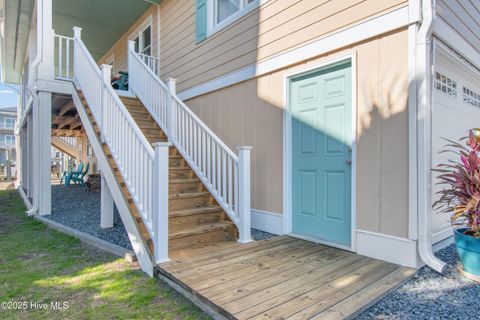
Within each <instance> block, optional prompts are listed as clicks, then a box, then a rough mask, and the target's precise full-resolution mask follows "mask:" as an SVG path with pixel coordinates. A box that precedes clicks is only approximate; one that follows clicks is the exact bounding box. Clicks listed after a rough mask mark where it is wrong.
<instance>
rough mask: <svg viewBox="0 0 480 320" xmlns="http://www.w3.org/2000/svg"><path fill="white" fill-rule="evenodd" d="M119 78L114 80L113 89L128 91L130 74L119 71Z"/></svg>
mask: <svg viewBox="0 0 480 320" xmlns="http://www.w3.org/2000/svg"><path fill="white" fill-rule="evenodd" d="M118 74H119V76H117V77H114V78H113V79H112V80H113V81H112V88H113V89H116V90H122V91H128V72H125V71H119V72H118Z"/></svg>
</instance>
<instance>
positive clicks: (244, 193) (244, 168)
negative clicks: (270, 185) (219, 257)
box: [237, 146, 252, 243]
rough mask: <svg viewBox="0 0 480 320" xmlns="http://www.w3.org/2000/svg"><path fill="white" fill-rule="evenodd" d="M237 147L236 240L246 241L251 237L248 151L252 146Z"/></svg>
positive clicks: (249, 240) (250, 239)
mask: <svg viewBox="0 0 480 320" xmlns="http://www.w3.org/2000/svg"><path fill="white" fill-rule="evenodd" d="M237 149H238V177H239V192H238V198H239V199H238V218H239V220H240V227H239V229H240V230H239V233H240V237H239V239H238V242H240V243H247V242H251V241H252V237H251V230H250V228H251V221H250V220H251V208H250V152H251V150H252V147H249V146H241V147H237Z"/></svg>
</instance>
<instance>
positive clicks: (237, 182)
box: [128, 42, 251, 242]
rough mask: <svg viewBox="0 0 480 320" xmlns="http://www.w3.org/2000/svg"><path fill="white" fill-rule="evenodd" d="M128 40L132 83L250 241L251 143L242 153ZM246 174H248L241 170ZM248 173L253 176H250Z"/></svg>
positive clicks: (242, 233)
mask: <svg viewBox="0 0 480 320" xmlns="http://www.w3.org/2000/svg"><path fill="white" fill-rule="evenodd" d="M144 61H145V59H144V58H143V59H142V57H141V56H140V55H139V54H138V53H136V52H135V50H134V44H133V42H130V43H129V48H128V63H129V72H128V73H129V85H130V88H131V90H132V91H133V92H134V93H135V94H136V95H137V96H138V98H139V99H140V100H141V101H142V103H143V104H144V105H145V106H146V107H147V109H149V111H150V113H151V114H152V116H153V118H154V119H155V120H156V121H157V123H158V124H159V126H160V127H161V128H162V130H164V132H165V133H166V134H167V136H168V138H169V141H171V142H172V143H173V144H174V145H175V147H176V148H177V149H178V151H179V152H180V153H181V154H182V156H183V157H184V158H185V159H186V160H187V162H188V163H189V165H190V166H191V167H192V169H193V170H194V171H195V173H196V174H197V176H198V177H199V178H200V179H201V180H202V182H203V183H204V185H205V186H206V187H207V189H208V190H209V191H210V193H211V194H212V195H213V196H214V198H215V199H216V200H217V202H218V203H219V204H220V205H221V206H222V208H223V209H224V210H225V212H226V213H227V214H228V215H229V217H230V218H231V219H232V221H233V222H234V223H235V224H236V225H237V227H238V228H239V230H240V240H239V241H241V242H249V241H250V239H251V238H250V163H249V161H250V156H249V152H250V148H249V147H245V148H242V149H241V150H240V153H241V154H244V155H246V156H243V157H242V159H244V160H242V161H248V163H242V164H241V165H240V159H239V157H238V156H237V155H236V154H235V153H234V152H233V151H232V150H231V149H230V148H229V147H228V146H227V145H226V144H225V143H223V141H221V139H220V138H219V137H218V136H217V135H215V133H213V132H212V130H210V128H208V126H207V125H206V124H205V123H204V122H203V121H202V120H201V119H200V118H199V117H198V116H197V115H196V114H195V113H194V112H193V111H192V110H190V109H189V108H188V107H187V106H186V105H185V103H184V102H183V101H182V100H181V99H180V98H178V96H177V95H176V93H175V85H174V83H173V82H171V83H169V85H168V86H167V85H165V84H164V83H163V82H162V81H161V80H160V78H159V76H158V74H156V73H155V72H154V71H152V70H151V68H150V66H149V65H148V64H146V63H144ZM242 175H243V176H242ZM247 176H248V177H247Z"/></svg>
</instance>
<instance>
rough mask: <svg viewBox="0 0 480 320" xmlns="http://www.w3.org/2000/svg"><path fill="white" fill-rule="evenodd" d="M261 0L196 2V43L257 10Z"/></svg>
mask: <svg viewBox="0 0 480 320" xmlns="http://www.w3.org/2000/svg"><path fill="white" fill-rule="evenodd" d="M260 2H261V0H195V41H196V42H197V43H200V42H201V41H203V40H204V39H206V38H207V35H211V34H213V33H215V32H217V31H218V30H220V29H222V28H223V27H225V26H227V25H229V24H230V23H232V22H233V21H235V20H237V19H238V18H240V17H242V16H243V15H245V14H247V13H249V12H250V11H252V10H253V9H255V8H257V7H258V5H259V4H260Z"/></svg>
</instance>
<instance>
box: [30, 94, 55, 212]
mask: <svg viewBox="0 0 480 320" xmlns="http://www.w3.org/2000/svg"><path fill="white" fill-rule="evenodd" d="M38 98H39V102H40V103H39V105H38V106H34V108H35V107H36V109H37V110H35V109H34V120H33V121H34V123H35V122H36V125H37V128H36V129H37V130H36V131H35V132H34V135H38V137H37V139H36V142H37V146H36V148H35V150H34V151H36V154H35V153H34V157H35V158H34V159H33V161H34V162H38V164H37V169H38V171H37V172H36V173H35V175H36V179H37V186H38V189H37V190H38V192H37V194H38V214H40V215H42V216H43V215H49V214H51V197H52V195H51V182H50V179H51V177H50V173H51V153H50V152H51V148H52V94H51V93H50V92H39V93H38ZM35 115H36V117H35ZM34 143H35V141H34Z"/></svg>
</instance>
